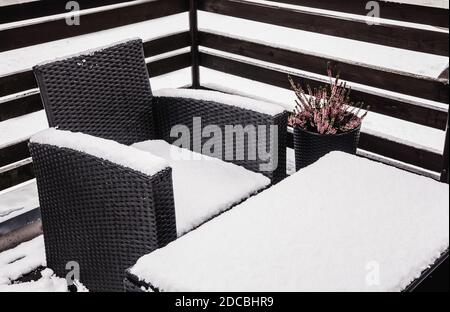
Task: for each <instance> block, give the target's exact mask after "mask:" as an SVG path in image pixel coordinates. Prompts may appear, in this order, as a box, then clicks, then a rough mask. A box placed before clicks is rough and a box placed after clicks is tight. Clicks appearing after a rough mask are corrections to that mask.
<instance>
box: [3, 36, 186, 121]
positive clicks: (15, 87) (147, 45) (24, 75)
mask: <svg viewBox="0 0 450 312" xmlns="http://www.w3.org/2000/svg"><path fill="white" fill-rule="evenodd" d="M189 45H190V37H189V33H188V32H182V33H177V34H173V35H169V36H166V37H162V38H157V39H154V40H149V41H146V42H144V53H145V56H146V57H150V56H154V55H158V54H162V53H166V52H170V51H173V50H177V49H181V48H185V47H188V46H189ZM34 88H37V84H36V80H35V78H34V75H33V72H32V71H31V70H26V71H23V72H18V73H14V74H10V75H5V76H0V97H2V96H5V95H9V94H14V93H18V92H21V91H26V90H29V89H34ZM0 107H1V106H0ZM0 109H1V108H0ZM0 120H1V119H0Z"/></svg>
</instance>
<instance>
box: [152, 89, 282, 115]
mask: <svg viewBox="0 0 450 312" xmlns="http://www.w3.org/2000/svg"><path fill="white" fill-rule="evenodd" d="M154 95H155V96H160V97H180V98H191V99H195V100H200V101H212V102H218V103H223V104H227V105H230V106H235V107H238V108H242V109H247V110H252V111H255V112H258V113H261V114H266V115H270V116H275V115H278V114H282V113H283V112H284V111H285V109H284V108H283V107H282V106H280V105H276V104H274V103H269V102H263V101H258V100H255V99H250V98H246V97H242V96H238V95H231V94H225V93H222V92H217V91H209V90H194V89H162V90H158V91H156V92H154Z"/></svg>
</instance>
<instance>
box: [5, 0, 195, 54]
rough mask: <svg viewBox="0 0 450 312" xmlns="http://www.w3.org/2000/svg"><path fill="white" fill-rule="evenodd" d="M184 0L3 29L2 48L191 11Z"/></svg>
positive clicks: (129, 7)
mask: <svg viewBox="0 0 450 312" xmlns="http://www.w3.org/2000/svg"><path fill="white" fill-rule="evenodd" d="M188 9H189V7H188V3H186V1H182V0H157V1H150V2H143V3H137V4H134V5H130V6H126V7H121V8H114V9H109V10H106V11H100V12H94V13H89V14H84V15H81V16H80V25H74V26H68V25H67V24H66V20H65V18H59V19H57V20H50V21H44V22H42V23H38V24H32V25H24V26H19V27H16V28H7V29H4V30H0V52H2V51H6V50H12V49H18V48H22V47H26V46H30V45H35V44H40V43H44V42H49V41H54V40H58V39H64V38H69V37H74V36H79V35H84V34H88V33H93V32H97V31H100V30H105V29H110V28H114V27H119V26H125V25H129V24H133V23H138V22H143V21H147V20H151V19H155V18H159V17H164V16H168V15H172V14H176V13H181V12H187V11H188Z"/></svg>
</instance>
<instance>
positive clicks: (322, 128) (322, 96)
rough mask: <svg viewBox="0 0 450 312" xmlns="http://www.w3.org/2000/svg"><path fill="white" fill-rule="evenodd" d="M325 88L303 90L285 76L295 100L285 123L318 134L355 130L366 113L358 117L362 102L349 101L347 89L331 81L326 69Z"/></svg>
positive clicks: (333, 79) (348, 90)
mask: <svg viewBox="0 0 450 312" xmlns="http://www.w3.org/2000/svg"><path fill="white" fill-rule="evenodd" d="M327 74H328V78H329V80H330V83H329V85H328V84H326V85H325V86H321V87H319V88H314V89H312V88H311V87H310V86H309V85H307V91H305V90H304V89H303V88H302V87H301V85H299V84H296V83H295V82H294V81H293V80H292V78H291V77H290V76H289V82H290V84H291V87H292V90H294V92H295V94H296V96H297V99H296V101H295V102H296V104H297V105H296V107H295V110H294V113H293V114H292V115H291V117H290V120H289V123H290V124H291V125H292V126H294V127H300V128H301V129H304V130H306V131H310V132H317V133H319V134H340V133H345V132H348V131H351V130H353V129H356V128H358V127H359V126H360V125H361V122H362V120H363V119H364V117H365V116H366V115H367V112H365V113H364V114H362V115H361V114H360V112H361V108H362V105H363V103H362V102H357V103H354V102H352V101H351V100H350V92H351V89H350V88H347V86H346V83H345V82H341V81H340V80H339V75H336V78H333V74H332V71H331V69H328V70H327Z"/></svg>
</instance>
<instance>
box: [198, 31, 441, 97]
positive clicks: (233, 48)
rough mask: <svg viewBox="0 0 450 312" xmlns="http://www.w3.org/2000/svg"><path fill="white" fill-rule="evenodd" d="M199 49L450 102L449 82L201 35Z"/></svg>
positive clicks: (203, 33) (209, 34)
mask: <svg viewBox="0 0 450 312" xmlns="http://www.w3.org/2000/svg"><path fill="white" fill-rule="evenodd" d="M199 38H200V45H202V46H205V47H209V48H213V49H217V50H221V51H226V52H230V53H234V54H238V55H240V56H246V57H250V58H255V59H258V60H263V61H267V62H272V63H276V64H279V65H283V66H288V67H293V68H297V69H301V70H304V71H309V72H312V73H317V74H321V75H324V74H325V73H326V68H327V64H328V63H330V64H331V65H332V66H333V67H335V68H336V69H338V70H339V71H340V72H341V73H342V75H341V78H342V79H344V80H348V81H352V82H356V83H360V84H363V85H367V86H371V87H374V88H380V89H384V90H389V91H394V92H398V93H402V94H407V95H412V96H416V97H420V98H424V99H428V100H432V101H437V102H444V103H448V102H449V86H448V80H445V79H433V78H428V77H422V76H418V75H414V74H409V73H401V72H396V71H393V70H390V69H383V68H380V67H375V66H370V65H362V64H358V63H355V62H351V61H346V60H335V59H331V58H328V57H324V56H320V55H315V54H312V53H311V54H307V53H306V52H299V51H290V50H286V49H281V48H276V47H271V46H269V45H265V44H260V43H254V42H251V41H246V40H241V39H236V38H232V37H228V36H224V35H217V34H213V33H207V32H200V34H199Z"/></svg>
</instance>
